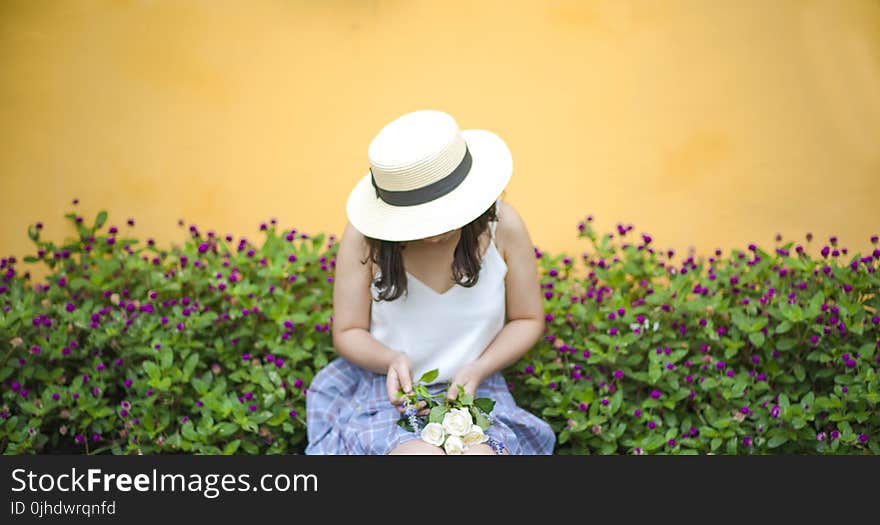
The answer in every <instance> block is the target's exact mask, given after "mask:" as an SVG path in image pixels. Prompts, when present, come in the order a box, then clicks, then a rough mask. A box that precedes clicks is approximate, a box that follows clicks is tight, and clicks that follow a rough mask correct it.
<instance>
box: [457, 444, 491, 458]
mask: <svg viewBox="0 0 880 525" xmlns="http://www.w3.org/2000/svg"><path fill="white" fill-rule="evenodd" d="M464 454H467V455H470V456H494V455H495V451H494V450H492V447H490V446H489V445H487V444H485V443H480V444H479V445H471V446H470V447H468V449H467V450H466V451H465V452H464Z"/></svg>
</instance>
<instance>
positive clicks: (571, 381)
mask: <svg viewBox="0 0 880 525" xmlns="http://www.w3.org/2000/svg"><path fill="white" fill-rule="evenodd" d="M591 221H592V217H588V218H587V220H585V221H584V222H582V223H580V224H579V225H578V229H579V232H580V233H579V237H581V238H586V239H588V240H589V241H590V243H591V244H592V249H593V252H592V254H587V253H585V254H584V255H583V257H582V262H583V263H584V269H585V271H586V275H585V276H578V275H577V272H576V268H575V264H574V261H573V260H572V259H571V258H569V257H566V256H562V255H560V256H550V255H547V254H543V253H541V252H540V251H539V250H537V249H536V250H535V255H536V257H538V259H539V262H540V268H541V274H542V291H543V293H544V299H545V307H546V308H545V311H546V312H547V313H546V322H547V333H546V334H545V336H544V340H543V341H541V342H540V344H539V345H537V346H536V347H535V348H534V349H532V351H530V352H529V354H527V355H526V357H525V358H524V359H523V360H522V361H521V362H520V363H518V364H516V365H515V369H516V372H515V373H512V374H511V373H508V377H509V378H510V379H511V384H512V387H513V389H514V396H515V397H516V398H517V400H519V402H522V403H523V404H524V405H526V406H528V408H529V409H531V410H533V411H534V412H535V413H538V414H541V415H542V416H543V417H544V418H545V419H547V420H548V421H549V422H550V423H551V424H552V425H553V427H554V429H555V430H556V432H557V435H558V444H557V453H564V454H584V453H602V454H612V453H634V454H645V453H672V454H694V453H728V454H752V453H798V454H825V453H847V454H860V453H874V454H876V453H880V446H878V439H880V414H878V412H877V405H878V401H880V380H878V369H880V355H878V351H877V350H878V346H880V317H878V315H880V313H878V307H880V297H878V290H880V279H878V275H877V271H876V270H877V267H878V260H880V250H878V249H876V248H875V249H874V250H873V252H872V253H871V254H869V255H866V256H861V255H859V254H855V255H849V256H848V257H847V249H846V248H838V242H837V239H836V238H834V237H832V238H831V239H830V246H824V247H823V248H822V250H821V255H822V258H821V259H818V260H815V259H812V258H811V257H810V256H809V255H808V254H807V252H806V251H805V249H804V247H803V246H801V245H800V244H798V245H797V246H795V247H794V250H793V253H792V244H793V243H792V242H788V243H785V244H783V245H780V243H781V238H780V236H778V235H777V237H776V241H777V246H776V247H775V249H773V250H772V251H771V252H769V253H768V252H767V251H765V250H762V249H760V248H758V247H757V246H755V245H753V244H752V245H749V246H748V250H747V251H741V250H736V251H734V252H733V253H731V254H730V255H729V256H727V257H726V258H723V257H722V253H721V251H720V250H717V251H716V252H715V256H714V257H709V259H708V261H707V262H706V261H703V260H702V259H700V260H699V261H695V260H694V258H693V257H688V258H687V259H686V260H684V261H682V262H681V263H678V264H675V263H673V261H672V257H673V255H674V252H673V251H672V250H669V251H667V252H666V253H663V252H662V251H656V250H654V249H653V247H652V245H651V242H652V239H651V237H650V236H649V235H646V234H642V235H641V238H640V239H634V240H632V241H629V242H627V241H626V239H625V237H626V236H627V234H629V232H630V231H631V230H632V226H631V225H630V226H626V227H625V226H623V225H620V224H618V226H617V239H618V241H617V242H615V237H614V233H609V234H607V235H605V236H602V237H601V238H599V236H597V235H596V233H595V232H594V231H593V228H592V226H591ZM631 236H634V235H631ZM811 240H812V236H811V235H810V234H807V241H808V242H810V241H811ZM871 241H872V243H873V244H874V245H875V246H876V244H877V237H876V236H874V237H872V238H871ZM845 259H847V260H845Z"/></svg>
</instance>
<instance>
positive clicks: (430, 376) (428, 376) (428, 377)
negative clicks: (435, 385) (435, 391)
mask: <svg viewBox="0 0 880 525" xmlns="http://www.w3.org/2000/svg"><path fill="white" fill-rule="evenodd" d="M439 373H440V371H439V370H438V369H436V368H435V369H433V370H429V371H427V372H425V373H424V374H422V377H420V378H419V383H425V384H427V383H430V382H431V381H433V380H435V379H437V375H438V374H439Z"/></svg>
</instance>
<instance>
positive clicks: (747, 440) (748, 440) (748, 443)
mask: <svg viewBox="0 0 880 525" xmlns="http://www.w3.org/2000/svg"><path fill="white" fill-rule="evenodd" d="M743 445H745V446H747V447H751V446H752V436H746V437H744V438H743Z"/></svg>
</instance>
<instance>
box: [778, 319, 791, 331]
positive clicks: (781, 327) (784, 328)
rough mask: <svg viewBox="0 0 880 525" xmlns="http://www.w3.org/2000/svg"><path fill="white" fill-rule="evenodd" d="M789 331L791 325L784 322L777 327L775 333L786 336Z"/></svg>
mask: <svg viewBox="0 0 880 525" xmlns="http://www.w3.org/2000/svg"><path fill="white" fill-rule="evenodd" d="M789 330H791V323H790V322H788V321H782V322H781V323H779V324H778V325H777V326H776V330H775V331H776V333H777V334H784V333H785V332H788V331H789Z"/></svg>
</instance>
